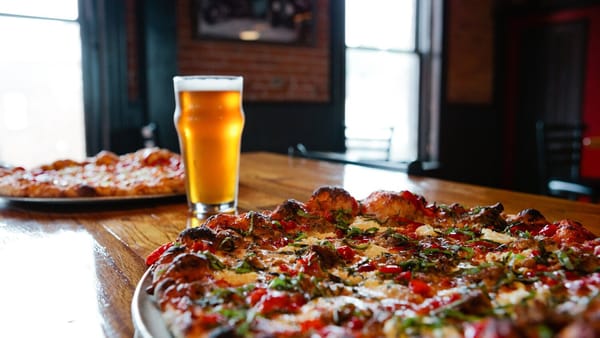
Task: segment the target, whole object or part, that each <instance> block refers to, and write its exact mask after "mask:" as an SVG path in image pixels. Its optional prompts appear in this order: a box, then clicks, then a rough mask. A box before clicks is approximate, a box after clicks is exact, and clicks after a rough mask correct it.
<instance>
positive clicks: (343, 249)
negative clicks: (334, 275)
mask: <svg viewBox="0 0 600 338" xmlns="http://www.w3.org/2000/svg"><path fill="white" fill-rule="evenodd" d="M336 251H337V253H338V255H340V257H342V259H343V260H345V261H350V260H352V259H353V258H354V256H355V255H356V252H355V251H354V250H353V249H352V248H351V247H349V246H347V245H342V246H340V247H339V248H337V249H336Z"/></svg>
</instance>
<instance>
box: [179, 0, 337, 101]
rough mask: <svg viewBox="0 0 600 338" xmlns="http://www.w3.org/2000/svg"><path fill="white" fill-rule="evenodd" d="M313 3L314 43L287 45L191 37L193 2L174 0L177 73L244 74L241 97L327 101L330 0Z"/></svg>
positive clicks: (328, 97)
mask: <svg viewBox="0 0 600 338" xmlns="http://www.w3.org/2000/svg"><path fill="white" fill-rule="evenodd" d="M315 3H316V10H315V12H316V17H315V29H316V31H315V43H314V45H312V46H293V45H287V46H286V45H278V44H265V43H253V42H241V41H240V42H237V41H210V40H200V39H198V38H195V37H194V33H193V28H192V27H193V20H192V15H191V11H192V9H193V6H192V1H191V0H181V1H177V64H178V69H179V70H178V72H179V74H182V75H190V74H220V75H242V76H244V100H245V101H298V102H327V101H329V99H330V84H329V78H330V68H329V60H330V54H329V53H330V51H329V48H330V35H329V0H317V1H315Z"/></svg>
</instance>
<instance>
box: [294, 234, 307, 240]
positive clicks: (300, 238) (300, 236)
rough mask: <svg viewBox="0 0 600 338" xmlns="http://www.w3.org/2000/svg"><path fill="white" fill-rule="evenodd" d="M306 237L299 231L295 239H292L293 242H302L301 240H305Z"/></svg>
mask: <svg viewBox="0 0 600 338" xmlns="http://www.w3.org/2000/svg"><path fill="white" fill-rule="evenodd" d="M307 237H308V236H307V235H306V234H305V233H304V232H302V231H300V232H299V233H298V234H297V235H296V237H295V238H294V242H298V241H301V240H303V239H305V238H307Z"/></svg>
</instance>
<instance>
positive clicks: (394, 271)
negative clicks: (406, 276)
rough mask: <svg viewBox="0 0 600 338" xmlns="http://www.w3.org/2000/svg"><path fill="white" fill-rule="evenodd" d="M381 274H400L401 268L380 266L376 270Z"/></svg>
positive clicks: (390, 265)
mask: <svg viewBox="0 0 600 338" xmlns="http://www.w3.org/2000/svg"><path fill="white" fill-rule="evenodd" d="M378 270H379V272H381V273H392V274H397V273H400V272H402V267H401V266H398V265H394V264H387V265H382V266H380V267H379V268H378Z"/></svg>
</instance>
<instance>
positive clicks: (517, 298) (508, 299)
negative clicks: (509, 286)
mask: <svg viewBox="0 0 600 338" xmlns="http://www.w3.org/2000/svg"><path fill="white" fill-rule="evenodd" d="M514 285H516V286H517V288H516V289H515V290H512V291H502V292H499V293H498V296H497V297H496V298H495V299H494V302H495V303H496V304H497V305H499V306H505V305H510V304H519V302H521V301H522V300H523V299H525V298H527V297H529V296H530V295H531V294H530V293H529V291H527V290H526V289H525V285H523V283H515V284H514Z"/></svg>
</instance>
